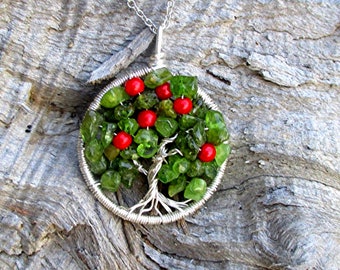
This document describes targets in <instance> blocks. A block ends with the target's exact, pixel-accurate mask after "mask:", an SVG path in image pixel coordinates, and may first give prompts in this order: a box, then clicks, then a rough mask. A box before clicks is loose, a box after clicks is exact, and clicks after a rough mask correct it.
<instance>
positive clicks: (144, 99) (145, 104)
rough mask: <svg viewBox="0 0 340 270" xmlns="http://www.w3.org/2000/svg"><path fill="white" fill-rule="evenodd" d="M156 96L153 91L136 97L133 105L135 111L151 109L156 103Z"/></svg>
mask: <svg viewBox="0 0 340 270" xmlns="http://www.w3.org/2000/svg"><path fill="white" fill-rule="evenodd" d="M158 102H159V101H158V98H157V95H156V93H155V92H154V91H152V92H151V91H144V92H143V94H140V95H138V97H137V98H136V101H135V103H134V105H135V106H136V108H137V109H139V110H143V109H151V108H152V107H153V106H155V105H156V104H157V103H158Z"/></svg>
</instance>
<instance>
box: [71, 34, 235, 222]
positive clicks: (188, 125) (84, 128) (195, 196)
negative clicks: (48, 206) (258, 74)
mask: <svg viewBox="0 0 340 270" xmlns="http://www.w3.org/2000/svg"><path fill="white" fill-rule="evenodd" d="M161 31H162V29H160V31H159V34H158V38H157V42H156V55H155V60H154V64H153V65H152V66H151V67H145V68H142V69H140V70H137V71H135V72H132V73H131V74H128V75H126V76H125V77H122V78H119V79H116V80H114V81H112V82H111V83H110V84H109V85H107V86H106V87H105V88H104V89H103V90H102V91H101V92H100V93H99V94H98V95H97V96H96V98H95V99H94V101H93V102H92V103H91V104H90V106H89V108H88V109H87V111H86V113H85V116H84V119H83V121H82V123H81V126H80V136H79V143H78V154H79V161H80V168H81V171H82V174H83V176H84V179H85V181H86V183H87V185H88V186H89V188H90V190H91V191H92V193H93V194H94V196H95V197H96V198H97V199H98V200H99V201H100V202H101V203H102V204H103V205H104V206H105V207H106V208H107V209H109V210H110V211H112V212H113V213H114V214H116V215H118V216H119V217H121V218H123V219H125V220H129V221H131V222H136V223H141V224H161V223H169V222H174V221H176V220H179V219H182V218H184V217H185V216H187V215H190V214H192V213H194V212H195V211H196V210H197V209H198V208H200V207H201V206H202V205H203V204H204V203H205V202H206V201H207V200H208V199H209V198H210V197H211V196H212V195H213V193H214V192H215V191H216V189H217V187H218V185H219V183H220V182H221V180H222V177H223V174H224V171H225V169H226V163H227V158H228V156H229V154H230V145H229V142H228V140H229V133H228V131H227V127H226V124H225V121H224V117H223V115H222V113H221V112H220V110H219V109H218V107H217V106H216V104H215V103H214V102H213V101H212V99H211V98H210V97H209V96H208V95H207V94H206V93H204V92H203V91H202V90H201V89H200V87H199V82H198V78H197V77H195V76H191V75H188V74H185V75H184V74H173V73H172V71H171V70H170V69H169V68H166V67H164V65H163V64H162V61H161V58H162V57H161V38H162V35H161Z"/></svg>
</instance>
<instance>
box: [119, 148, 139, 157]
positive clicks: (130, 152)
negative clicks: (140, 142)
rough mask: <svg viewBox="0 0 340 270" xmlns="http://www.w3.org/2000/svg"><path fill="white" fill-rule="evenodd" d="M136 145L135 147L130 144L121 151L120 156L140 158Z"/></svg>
mask: <svg viewBox="0 0 340 270" xmlns="http://www.w3.org/2000/svg"><path fill="white" fill-rule="evenodd" d="M136 148H137V147H136V145H134V146H133V147H132V146H130V147H128V148H126V149H125V150H123V151H120V156H121V157H122V158H124V159H132V160H137V159H138V158H139V155H138V154H137V149H136Z"/></svg>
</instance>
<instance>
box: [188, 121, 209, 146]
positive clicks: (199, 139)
mask: <svg viewBox="0 0 340 270" xmlns="http://www.w3.org/2000/svg"><path fill="white" fill-rule="evenodd" d="M190 133H191V134H192V137H193V138H194V141H195V143H196V144H197V145H198V147H201V146H202V145H203V144H204V143H205V142H206V140H207V135H206V133H205V124H204V122H203V121H198V122H197V123H196V124H195V125H194V127H193V129H192V131H191V132H190Z"/></svg>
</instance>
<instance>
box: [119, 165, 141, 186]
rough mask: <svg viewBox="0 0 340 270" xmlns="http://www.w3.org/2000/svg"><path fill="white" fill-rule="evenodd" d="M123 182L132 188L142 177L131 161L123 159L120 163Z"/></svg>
mask: <svg viewBox="0 0 340 270" xmlns="http://www.w3.org/2000/svg"><path fill="white" fill-rule="evenodd" d="M118 166H119V169H118V170H119V174H120V176H121V182H122V183H123V185H124V186H125V187H127V188H131V187H132V184H133V182H134V181H135V180H136V179H137V178H139V177H140V173H139V171H138V170H137V168H136V166H135V165H134V164H133V163H132V162H131V161H129V160H126V159H122V160H120V161H119V163H118Z"/></svg>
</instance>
